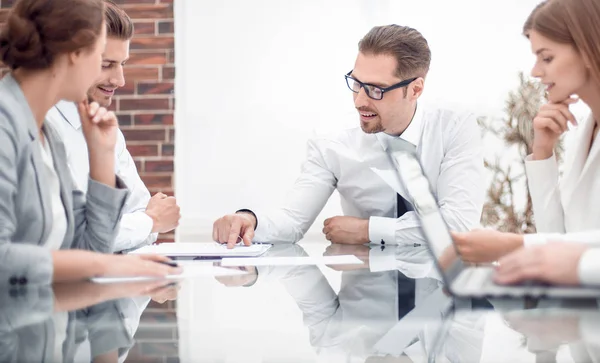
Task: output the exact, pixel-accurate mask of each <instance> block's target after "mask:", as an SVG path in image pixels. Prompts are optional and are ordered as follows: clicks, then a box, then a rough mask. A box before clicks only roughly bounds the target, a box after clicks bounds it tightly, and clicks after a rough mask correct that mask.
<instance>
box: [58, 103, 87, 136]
mask: <svg viewBox="0 0 600 363" xmlns="http://www.w3.org/2000/svg"><path fill="white" fill-rule="evenodd" d="M54 107H56V109H57V110H58V112H59V113H60V115H61V116H62V118H63V119H65V120H66V121H67V122H68V123H69V124H71V126H73V128H75V129H77V130H78V129H80V128H81V119H80V118H79V111H78V110H77V105H76V104H75V102H70V101H59V102H58V103H57V104H56V105H54Z"/></svg>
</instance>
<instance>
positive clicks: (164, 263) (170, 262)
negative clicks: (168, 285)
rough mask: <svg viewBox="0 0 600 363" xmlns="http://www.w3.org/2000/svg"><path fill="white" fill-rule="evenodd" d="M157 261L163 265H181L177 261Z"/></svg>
mask: <svg viewBox="0 0 600 363" xmlns="http://www.w3.org/2000/svg"><path fill="white" fill-rule="evenodd" d="M157 262H159V263H162V264H163V265H168V266H171V267H179V265H178V264H177V262H175V261H157Z"/></svg>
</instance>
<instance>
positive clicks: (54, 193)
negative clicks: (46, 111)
mask: <svg viewBox="0 0 600 363" xmlns="http://www.w3.org/2000/svg"><path fill="white" fill-rule="evenodd" d="M39 145H40V150H41V154H42V160H43V161H44V166H45V168H44V172H45V174H46V181H47V183H48V184H47V188H48V189H49V190H50V205H51V209H52V229H51V230H50V234H49V235H48V239H47V240H46V242H45V246H46V247H48V248H49V249H51V250H58V249H60V247H61V246H62V243H63V241H64V239H65V234H66V233H67V214H66V211H65V206H64V204H63V202H62V198H61V197H60V181H59V179H58V175H57V174H56V170H54V160H53V158H52V152H51V151H50V146H49V145H48V141H47V140H46V141H45V142H44V143H42V142H41V141H39ZM52 322H53V324H54V338H55V339H54V356H53V362H62V361H63V351H62V348H63V344H64V342H65V339H66V338H67V325H68V322H69V315H68V313H67V312H57V313H54V314H52Z"/></svg>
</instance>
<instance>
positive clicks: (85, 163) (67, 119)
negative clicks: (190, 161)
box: [46, 101, 158, 251]
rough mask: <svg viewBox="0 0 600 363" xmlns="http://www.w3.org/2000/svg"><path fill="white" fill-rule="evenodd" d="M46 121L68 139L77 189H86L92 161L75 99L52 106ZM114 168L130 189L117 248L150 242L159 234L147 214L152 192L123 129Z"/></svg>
mask: <svg viewBox="0 0 600 363" xmlns="http://www.w3.org/2000/svg"><path fill="white" fill-rule="evenodd" d="M46 120H47V121H49V122H51V123H52V125H53V126H54V127H55V129H56V131H57V132H59V134H60V135H61V137H62V139H63V140H64V141H65V148H66V149H67V150H66V151H67V159H68V163H69V168H70V169H71V172H72V173H73V178H74V179H75V181H76V183H77V186H78V188H79V189H81V190H83V191H84V192H85V191H86V189H87V180H88V177H89V173H90V164H89V160H88V150H87V144H86V142H85V138H84V136H83V131H82V129H81V119H80V118H79V113H78V111H77V106H76V105H75V104H74V103H72V102H66V101H60V102H59V103H58V104H57V105H56V106H55V107H53V108H52V109H50V111H49V112H48V114H47V115H46ZM115 169H116V170H115V174H117V175H118V176H119V177H121V179H123V181H124V182H125V183H126V185H127V186H128V187H129V190H130V192H131V193H130V195H129V198H128V199H127V202H126V203H125V207H124V208H123V217H122V219H121V224H120V227H119V233H118V235H117V240H116V241H115V251H123V250H128V249H132V248H135V247H139V246H142V245H147V244H151V243H153V242H154V241H156V238H157V236H158V234H157V233H151V232H152V227H153V221H152V218H150V217H149V216H148V215H147V214H146V213H145V210H146V206H147V205H148V202H149V201H150V193H149V192H148V189H146V186H145V185H144V182H142V179H141V178H140V176H139V175H138V172H137V169H136V166H135V163H134V161H133V158H132V157H131V155H130V154H129V151H127V148H126V145H125V138H124V137H123V133H122V132H121V131H120V130H119V132H118V134H117V145H116V148H115Z"/></svg>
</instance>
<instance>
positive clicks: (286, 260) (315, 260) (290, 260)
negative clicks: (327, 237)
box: [221, 255, 363, 266]
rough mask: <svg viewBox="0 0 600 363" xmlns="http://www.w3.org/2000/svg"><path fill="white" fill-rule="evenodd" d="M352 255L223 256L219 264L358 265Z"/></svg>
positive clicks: (356, 259)
mask: <svg viewBox="0 0 600 363" xmlns="http://www.w3.org/2000/svg"><path fill="white" fill-rule="evenodd" d="M362 263H363V262H362V261H361V260H359V259H358V258H357V257H356V256H354V255H340V256H302V257H288V256H282V257H246V258H223V260H221V266H300V265H360V264H362Z"/></svg>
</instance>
